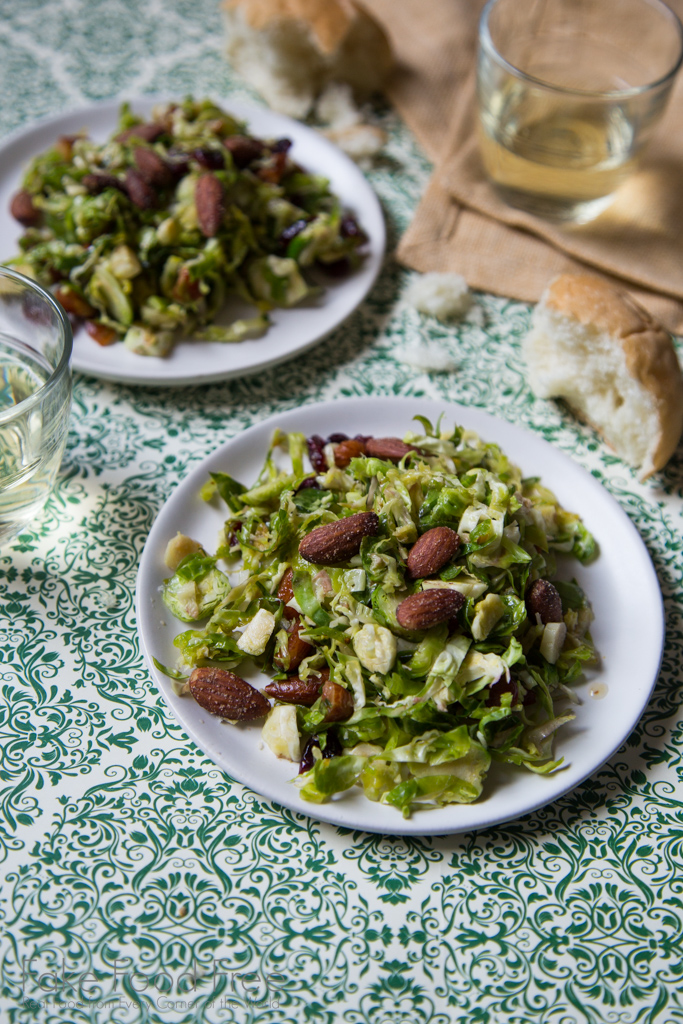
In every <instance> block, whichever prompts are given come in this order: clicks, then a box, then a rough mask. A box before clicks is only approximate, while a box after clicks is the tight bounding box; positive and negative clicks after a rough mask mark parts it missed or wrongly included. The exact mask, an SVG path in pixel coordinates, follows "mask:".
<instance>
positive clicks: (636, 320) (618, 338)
mask: <svg viewBox="0 0 683 1024" xmlns="http://www.w3.org/2000/svg"><path fill="white" fill-rule="evenodd" d="M541 304H545V305H546V306H549V307H552V308H553V309H555V310H557V311H558V312H559V313H562V314H564V315H565V316H569V317H573V318H575V319H576V320H578V321H579V322H580V323H581V324H584V325H588V324H592V325H594V326H595V327H597V328H598V330H600V331H601V332H603V333H605V334H606V335H608V336H609V338H610V339H611V340H612V342H613V343H614V345H616V346H619V347H620V348H621V349H622V351H623V353H624V357H625V361H626V369H627V371H628V373H629V375H630V376H631V377H632V378H633V379H634V380H635V381H637V382H638V383H639V384H640V385H641V387H642V388H644V389H645V390H646V391H647V392H648V393H649V394H650V395H651V397H652V399H653V400H654V403H655V406H656V409H657V415H658V419H659V436H658V438H657V439H656V441H655V443H654V444H653V445H652V447H651V449H650V451H649V453H648V456H649V457H648V460H647V463H646V465H645V466H643V477H647V476H650V475H651V474H652V473H654V472H655V471H656V470H658V469H661V468H662V466H664V465H665V464H666V463H667V462H668V460H669V459H670V458H671V456H672V455H673V453H674V451H675V450H676V447H677V445H678V442H679V440H680V437H681V433H682V432H683V374H682V373H681V367H680V364H679V362H678V357H677V355H676V350H675V348H674V346H673V342H672V340H671V335H670V334H669V333H668V332H667V331H666V330H665V329H664V327H662V325H661V324H659V323H658V322H657V321H656V320H655V319H654V318H653V317H652V316H650V314H649V313H648V312H647V311H646V310H644V309H643V308H642V307H641V306H639V305H638V303H637V302H635V301H634V300H633V299H632V298H631V296H630V295H627V294H626V293H625V292H621V291H619V290H618V289H617V288H615V287H614V286H613V285H611V284H610V283H609V282H608V281H605V280H604V279H603V278H600V277H596V276H595V275H593V274H560V275H559V277H556V278H554V279H553V280H552V281H551V282H550V284H549V285H548V287H547V288H546V290H545V292H544V293H543V295H542V296H541Z"/></svg>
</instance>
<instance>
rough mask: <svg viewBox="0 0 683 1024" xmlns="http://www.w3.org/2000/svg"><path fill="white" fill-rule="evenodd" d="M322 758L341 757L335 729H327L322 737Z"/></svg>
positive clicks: (341, 749) (340, 748) (340, 747)
mask: <svg viewBox="0 0 683 1024" xmlns="http://www.w3.org/2000/svg"><path fill="white" fill-rule="evenodd" d="M323 742H324V746H323V748H322V753H323V757H341V755H342V753H343V748H342V745H341V743H340V742H339V737H338V736H337V730H336V729H328V730H327V732H326V733H325V735H324V737H323Z"/></svg>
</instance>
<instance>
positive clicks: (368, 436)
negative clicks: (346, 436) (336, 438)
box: [354, 434, 372, 444]
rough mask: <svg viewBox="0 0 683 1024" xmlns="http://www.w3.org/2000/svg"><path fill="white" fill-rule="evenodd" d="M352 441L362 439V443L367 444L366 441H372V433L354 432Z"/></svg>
mask: <svg viewBox="0 0 683 1024" xmlns="http://www.w3.org/2000/svg"><path fill="white" fill-rule="evenodd" d="M354 441H362V442H363V444H367V443H368V441H372V434H356V436H355V437H354Z"/></svg>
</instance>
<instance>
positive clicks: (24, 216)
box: [9, 188, 42, 228]
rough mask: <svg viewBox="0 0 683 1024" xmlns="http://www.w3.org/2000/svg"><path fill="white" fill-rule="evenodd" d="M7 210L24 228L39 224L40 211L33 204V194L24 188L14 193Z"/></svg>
mask: <svg viewBox="0 0 683 1024" xmlns="http://www.w3.org/2000/svg"><path fill="white" fill-rule="evenodd" d="M9 212H10V213H11V214H12V216H13V217H14V219H15V220H18V221H19V223H20V224H23V225H24V227H25V228H34V227H35V226H36V225H37V224H40V220H41V216H42V215H41V212H40V210H39V209H38V208H37V207H36V206H34V205H33V196H32V195H31V193H30V192H27V191H26V189H25V188H22V189H20V191H19V192H15V193H14V195H13V196H12V199H11V201H10V204H9Z"/></svg>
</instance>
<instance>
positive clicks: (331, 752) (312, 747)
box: [299, 729, 343, 775]
mask: <svg viewBox="0 0 683 1024" xmlns="http://www.w3.org/2000/svg"><path fill="white" fill-rule="evenodd" d="M316 751H318V753H319V754H320V755H321V756H322V757H328V758H329V757H340V756H341V754H342V753H343V748H342V745H341V743H340V742H339V737H338V736H337V732H336V730H335V729H328V730H327V731H326V732H324V733H323V735H322V738H321V737H319V736H311V737H310V738H309V740H308V742H307V743H306V745H305V747H304V749H303V752H302V754H301V761H300V762H299V775H303V773H304V772H308V771H310V770H311V768H312V767H313V765H314V764H315V762H316V760H317V758H316V756H315V752H316Z"/></svg>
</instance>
